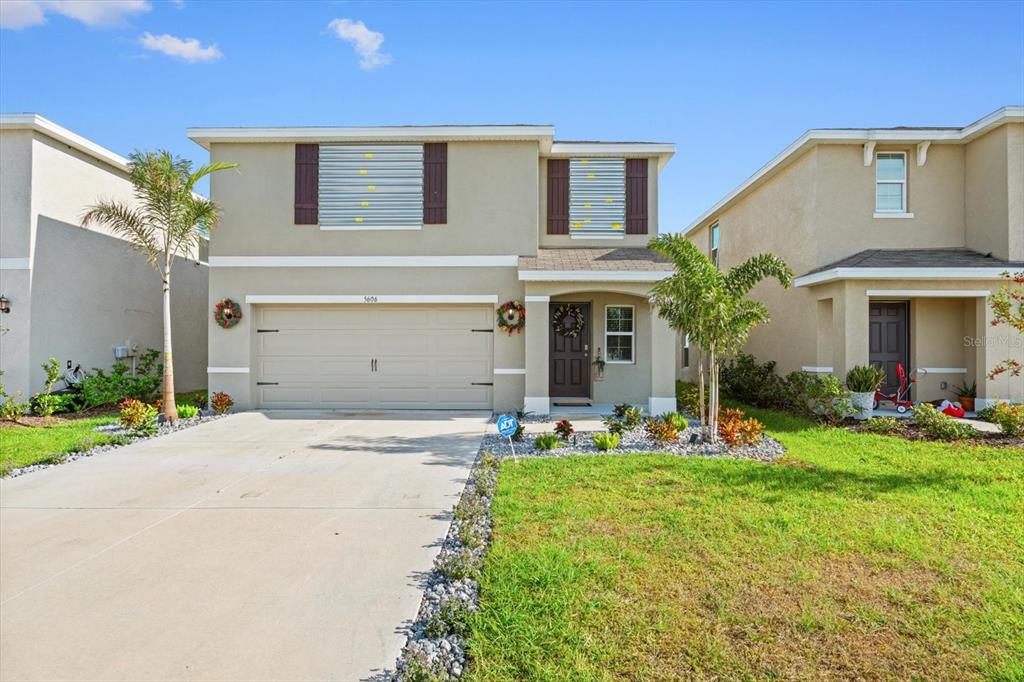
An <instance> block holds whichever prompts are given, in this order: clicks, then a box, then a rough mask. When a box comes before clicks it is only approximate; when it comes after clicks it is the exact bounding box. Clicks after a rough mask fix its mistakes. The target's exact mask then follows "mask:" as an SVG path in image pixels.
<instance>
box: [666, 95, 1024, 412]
mask: <svg viewBox="0 0 1024 682" xmlns="http://www.w3.org/2000/svg"><path fill="white" fill-rule="evenodd" d="M686 234H687V235H688V237H689V238H690V239H692V240H694V242H695V243H696V244H698V245H699V246H701V247H702V248H704V249H706V252H707V253H708V254H709V255H711V256H712V258H713V259H717V260H718V261H719V262H720V264H721V266H722V267H723V268H728V267H731V266H733V265H736V264H737V263H739V262H741V261H743V260H745V259H746V258H748V257H750V256H751V255H754V254H756V253H760V252H764V251H769V252H772V253H775V254H777V255H779V256H781V257H782V258H784V259H785V260H786V261H787V263H789V265H790V267H792V268H793V270H794V271H795V272H796V273H797V275H798V277H797V279H796V283H795V288H793V289H791V290H782V289H780V288H779V287H777V286H767V285H763V286H760V287H758V288H757V289H755V291H754V295H755V296H757V297H758V298H759V299H760V300H762V301H763V302H764V303H765V304H766V305H767V306H768V307H769V309H770V311H771V314H772V323H771V324H770V325H767V326H764V327H761V328H759V329H756V330H755V331H754V333H753V334H752V335H751V337H750V340H749V343H748V344H747V350H748V351H749V352H750V353H752V354H753V355H755V356H757V357H758V358H759V359H761V360H762V361H767V360H775V361H777V362H778V369H779V370H780V371H781V372H790V371H794V370H799V369H804V370H808V371H812V372H828V373H835V374H836V375H838V376H840V377H842V376H844V375H845V373H846V371H847V370H849V369H850V368H851V367H853V366H854V365H863V364H867V363H869V362H870V363H872V364H876V365H879V366H883V367H886V368H887V369H888V373H889V378H888V381H889V383H890V384H891V383H894V382H895V378H894V376H893V375H894V371H893V369H894V367H895V365H896V363H902V364H903V365H904V367H906V368H907V369H908V371H914V370H916V372H915V376H916V377H917V379H918V384H917V386H916V390H915V394H914V398H915V400H933V399H938V398H950V397H951V394H950V393H949V389H950V388H951V387H952V385H954V384H960V383H962V382H964V381H966V382H967V383H968V384H970V383H971V382H973V381H977V386H978V397H979V399H980V400H979V402H980V404H981V405H984V404H985V403H986V402H987V401H994V400H999V399H1003V400H1013V401H1022V400H1024V376H1017V377H1014V376H1011V375H1009V374H1008V373H1007V374H1002V375H1000V376H998V377H996V378H995V379H989V378H987V374H988V372H989V370H990V369H991V368H992V367H994V366H995V365H996V364H997V363H999V362H1000V361H1002V360H1003V359H1005V358H1014V359H1017V360H1021V359H1024V338H1022V336H1021V335H1020V334H1017V333H1014V332H1013V331H1012V330H1010V329H1009V328H1008V327H1006V326H997V327H993V326H992V325H991V322H992V311H991V309H990V307H989V305H988V300H987V299H988V296H989V294H990V293H991V292H992V291H993V290H994V289H997V288H998V287H999V286H1000V285H1001V280H1000V278H1001V274H1002V273H1003V272H1006V271H1011V272H1019V271H1021V270H1024V107H1022V106H1010V107H1005V108H1003V109H1000V110H999V111H996V112H994V113H993V114H991V115H989V116H986V117H985V118H983V119H981V120H979V121H977V122H976V123H972V124H971V125H968V126H966V127H963V128H883V129H856V130H852V129H826V130H810V131H808V132H806V133H805V134H804V135H802V136H801V137H800V138H799V139H798V140H796V141H795V142H794V143H793V144H791V145H790V146H789V147H787V148H786V149H785V150H784V151H783V152H782V153H781V154H779V155H778V156H776V157H775V158H774V159H772V160H771V161H769V162H768V163H767V164H766V165H765V166H764V167H762V168H761V169H760V170H758V171H757V172H756V173H755V174H754V175H752V176H751V177H750V178H749V179H748V180H747V181H745V182H744V183H743V184H742V185H740V186H739V187H738V188H737V189H735V190H734V191H733V192H731V193H730V194H729V195H728V196H726V197H725V198H724V199H722V200H721V201H719V202H718V203H717V204H715V205H714V206H713V207H712V208H711V209H710V210H708V211H707V212H706V213H704V214H703V215H702V216H701V217H700V218H698V219H697V220H696V221H694V222H693V223H692V224H691V225H690V226H689V227H688V229H687V231H686ZM685 364H686V363H684V365H685ZM690 364H694V365H695V363H690ZM681 375H682V376H683V377H684V378H687V379H692V378H693V376H694V368H693V367H685V366H684V367H682V368H681Z"/></svg>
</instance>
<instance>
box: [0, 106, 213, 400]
mask: <svg viewBox="0 0 1024 682" xmlns="http://www.w3.org/2000/svg"><path fill="white" fill-rule="evenodd" d="M100 199H112V200H117V201H122V202H125V203H127V204H129V205H132V204H133V203H134V201H135V198H134V194H133V188H132V184H131V182H130V181H129V179H128V160H127V159H125V158H124V157H123V156H121V155H120V154H116V153H114V152H112V151H110V150H109V149H106V148H105V147H102V146H100V145H98V144H96V143H95V142H93V141H91V140H88V139H86V138H84V137H82V136H81V135H78V134H76V133H74V132H72V131H70V130H68V129H67V128H64V127H62V126H59V125H57V124H56V123H54V122H53V121H50V120H48V119H46V118H44V117H42V116H39V115H38V114H0V295H2V296H3V298H4V299H6V300H7V301H9V304H8V305H7V306H5V307H6V308H7V309H8V312H2V311H0V369H2V370H3V372H4V376H3V382H4V385H5V387H6V390H7V393H9V394H11V395H16V394H17V393H18V392H19V391H20V392H21V393H22V394H24V395H23V397H22V401H24V400H25V399H27V398H28V396H29V395H30V394H31V393H34V392H36V391H39V390H41V389H42V387H43V383H44V381H45V378H46V374H45V373H44V371H43V370H42V369H41V368H40V364H41V363H43V362H44V361H46V360H47V359H49V358H51V357H56V358H57V359H58V360H59V361H60V363H61V366H62V368H63V367H65V366H68V365H70V366H72V367H73V366H75V365H81V366H82V368H83V369H85V370H89V369H91V368H93V367H99V368H102V369H108V368H109V367H110V366H111V364H112V363H113V362H114V361H115V354H114V349H115V348H116V347H119V346H121V347H125V346H127V347H128V348H131V347H136V346H137V347H138V351H139V352H140V353H141V352H145V350H146V349H147V348H156V349H158V350H159V349H162V348H163V316H162V305H163V299H162V295H161V284H160V278H159V276H158V275H157V273H156V271H155V270H154V269H153V268H152V267H151V266H150V265H149V264H148V263H147V262H146V259H145V258H144V257H143V256H142V255H140V254H139V253H136V252H134V251H133V250H132V248H131V245H129V244H128V243H127V242H126V241H124V240H123V239H121V238H119V237H117V236H116V235H113V234H111V233H109V232H108V231H106V230H105V228H103V227H102V226H92V227H90V228H89V229H83V228H82V227H80V222H81V219H82V215H83V214H84V213H85V210H86V207H88V206H89V205H91V204H95V203H96V202H97V201H99V200H100ZM191 255H192V256H197V257H198V255H199V254H191ZM206 276H207V268H206V265H205V264H202V263H199V262H197V260H196V259H194V258H185V257H181V258H178V259H177V260H176V262H175V265H174V285H173V289H172V299H171V306H172V315H173V317H172V319H173V336H174V338H175V339H176V341H175V348H176V350H177V353H176V356H177V357H176V361H175V363H174V364H175V377H176V379H177V386H178V388H179V389H180V390H191V389H199V388H202V387H203V386H205V385H206V364H207V363H206V317H207V313H206V309H205V308H206V306H205V301H206V286H207V285H206ZM129 352H131V351H129ZM123 359H124V361H125V362H126V363H129V364H130V362H131V360H130V357H126V358H123Z"/></svg>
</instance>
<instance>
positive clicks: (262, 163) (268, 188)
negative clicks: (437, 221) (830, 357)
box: [210, 142, 539, 256]
mask: <svg viewBox="0 0 1024 682" xmlns="http://www.w3.org/2000/svg"><path fill="white" fill-rule="evenodd" d="M538 153H539V151H538V146H537V143H535V142H450V143H448V223H447V224H445V225H424V226H423V228H422V229H421V230H320V229H319V227H318V226H316V225H296V224H295V222H294V197H295V145H293V144H224V143H220V144H214V145H212V148H211V151H210V157H211V160H212V161H215V162H216V161H224V162H231V163H237V164H239V168H238V170H237V171H226V172H222V173H217V174H216V175H214V176H213V177H212V178H211V181H210V182H211V192H212V196H213V197H214V199H216V201H217V202H218V203H219V204H220V205H221V206H222V207H223V208H224V217H223V219H222V221H221V224H220V226H219V227H218V229H217V231H216V234H215V237H214V239H212V243H211V248H210V255H211V256H263V255H266V256H283V255H289V256H300V255H318V256H319V255H346V256H359V255H373V256H381V255H423V256H430V255H438V256H451V255H474V254H490V255H533V254H535V253H536V249H537V221H538V210H537V155H538Z"/></svg>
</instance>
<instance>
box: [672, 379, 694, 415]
mask: <svg viewBox="0 0 1024 682" xmlns="http://www.w3.org/2000/svg"><path fill="white" fill-rule="evenodd" d="M676 407H677V408H678V409H680V410H684V411H685V412H686V413H688V414H691V415H693V416H695V417H699V416H700V387H699V386H697V385H696V384H688V383H685V382H683V381H677V382H676Z"/></svg>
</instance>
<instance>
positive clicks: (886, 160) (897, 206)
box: [875, 152, 907, 213]
mask: <svg viewBox="0 0 1024 682" xmlns="http://www.w3.org/2000/svg"><path fill="white" fill-rule="evenodd" d="M875 212H877V213H906V212H907V155H906V154H905V153H904V152H879V153H878V154H877V155H876V156H875Z"/></svg>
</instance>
